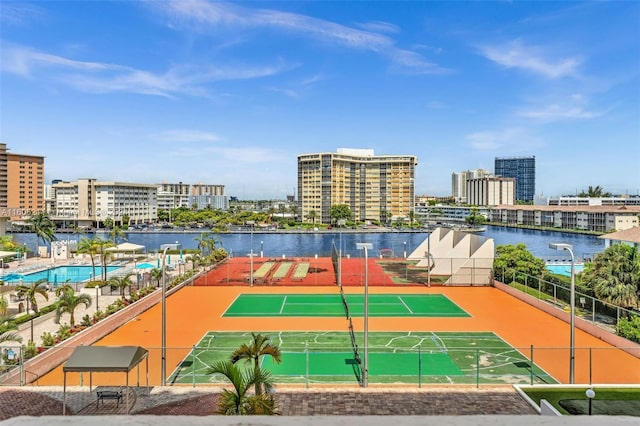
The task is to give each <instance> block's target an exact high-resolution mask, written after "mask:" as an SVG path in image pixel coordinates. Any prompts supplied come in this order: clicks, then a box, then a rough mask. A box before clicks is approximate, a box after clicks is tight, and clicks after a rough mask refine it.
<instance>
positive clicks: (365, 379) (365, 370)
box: [356, 243, 373, 388]
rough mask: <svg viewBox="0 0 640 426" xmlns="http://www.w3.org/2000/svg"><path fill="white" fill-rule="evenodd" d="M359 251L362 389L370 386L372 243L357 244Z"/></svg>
mask: <svg viewBox="0 0 640 426" xmlns="http://www.w3.org/2000/svg"><path fill="white" fill-rule="evenodd" d="M356 247H357V248H358V250H364V362H363V369H362V387H365V388H366V387H367V386H368V385H369V250H371V249H372V248H373V244H371V243H356Z"/></svg>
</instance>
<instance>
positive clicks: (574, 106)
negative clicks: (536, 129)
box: [517, 94, 608, 122]
mask: <svg viewBox="0 0 640 426" xmlns="http://www.w3.org/2000/svg"><path fill="white" fill-rule="evenodd" d="M588 103H589V100H588V99H587V98H586V97H585V96H584V95H582V94H572V95H570V96H568V97H567V98H566V99H563V100H560V101H556V102H547V103H546V104H544V105H538V106H535V107H531V108H527V109H521V110H520V111H518V112H517V115H518V116H520V117H524V118H531V119H534V120H538V121H542V122H553V121H563V120H588V119H591V118H597V117H600V116H602V115H604V114H606V113H607V112H608V111H590V110H589V108H588Z"/></svg>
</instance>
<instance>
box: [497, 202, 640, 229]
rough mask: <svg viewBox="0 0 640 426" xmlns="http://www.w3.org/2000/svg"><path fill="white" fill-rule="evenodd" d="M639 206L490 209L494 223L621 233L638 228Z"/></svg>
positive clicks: (522, 206) (504, 207)
mask: <svg viewBox="0 0 640 426" xmlns="http://www.w3.org/2000/svg"><path fill="white" fill-rule="evenodd" d="M639 215H640V206H532V205H518V206H507V205H500V206H496V207H493V208H492V209H491V213H490V220H491V222H494V223H504V224H508V225H523V226H543V227H548V228H560V229H577V230H584V231H594V232H608V231H612V230H615V231H621V230H624V229H629V228H632V227H634V226H638V222H639V219H638V216H639Z"/></svg>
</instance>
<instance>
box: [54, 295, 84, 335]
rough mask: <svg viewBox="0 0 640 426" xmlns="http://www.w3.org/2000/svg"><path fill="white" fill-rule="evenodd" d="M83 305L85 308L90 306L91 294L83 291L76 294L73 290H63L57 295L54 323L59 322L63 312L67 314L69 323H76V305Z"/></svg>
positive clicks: (72, 324) (71, 324)
mask: <svg viewBox="0 0 640 426" xmlns="http://www.w3.org/2000/svg"><path fill="white" fill-rule="evenodd" d="M80 305H84V306H85V308H88V307H89V306H91V296H89V295H88V294H85V293H78V294H76V293H75V292H74V291H63V292H61V294H60V296H59V297H58V307H57V308H56V318H55V322H56V324H58V323H60V318H61V317H62V315H63V314H69V325H70V326H71V327H73V326H74V325H76V318H75V315H74V314H75V311H76V309H77V308H78V306H80Z"/></svg>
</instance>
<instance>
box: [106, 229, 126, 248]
mask: <svg viewBox="0 0 640 426" xmlns="http://www.w3.org/2000/svg"><path fill="white" fill-rule="evenodd" d="M109 238H111V241H113V244H114V245H118V238H120V239H122V240H124V241H127V237H126V235H125V234H124V231H123V230H122V228H120V227H119V226H114V227H113V228H111V231H109Z"/></svg>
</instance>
